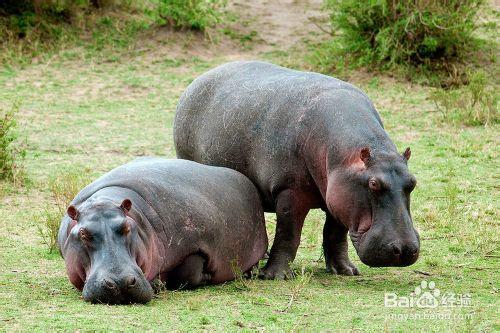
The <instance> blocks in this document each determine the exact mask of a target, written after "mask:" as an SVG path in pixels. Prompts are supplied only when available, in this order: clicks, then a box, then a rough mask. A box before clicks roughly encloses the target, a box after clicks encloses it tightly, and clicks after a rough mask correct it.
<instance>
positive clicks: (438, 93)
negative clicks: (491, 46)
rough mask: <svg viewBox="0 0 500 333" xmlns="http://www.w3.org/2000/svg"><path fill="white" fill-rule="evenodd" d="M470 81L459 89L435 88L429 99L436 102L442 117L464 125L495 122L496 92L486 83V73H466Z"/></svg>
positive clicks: (496, 117) (496, 118)
mask: <svg viewBox="0 0 500 333" xmlns="http://www.w3.org/2000/svg"><path fill="white" fill-rule="evenodd" d="M468 76H469V78H470V82H469V84H468V85H467V86H463V87H461V88H459V89H453V90H444V89H436V90H435V91H434V92H433V93H432V94H431V96H430V99H431V100H432V101H433V102H434V103H435V104H436V108H437V110H438V111H440V112H441V114H442V116H443V119H444V120H445V121H448V122H453V123H461V124H465V125H488V124H490V123H497V122H498V120H499V116H498V93H497V90H496V89H495V88H494V87H493V86H491V85H488V82H487V79H486V73H485V72H483V71H478V72H475V73H472V74H469V75H468Z"/></svg>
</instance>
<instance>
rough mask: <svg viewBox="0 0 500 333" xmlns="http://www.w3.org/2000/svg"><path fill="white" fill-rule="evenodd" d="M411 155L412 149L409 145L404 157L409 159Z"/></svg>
mask: <svg viewBox="0 0 500 333" xmlns="http://www.w3.org/2000/svg"><path fill="white" fill-rule="evenodd" d="M410 156H411V149H410V147H407V148H406V150H405V152H404V153H403V157H404V158H405V159H406V160H407V161H408V160H409V159H410Z"/></svg>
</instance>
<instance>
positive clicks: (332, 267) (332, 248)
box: [323, 212, 359, 275]
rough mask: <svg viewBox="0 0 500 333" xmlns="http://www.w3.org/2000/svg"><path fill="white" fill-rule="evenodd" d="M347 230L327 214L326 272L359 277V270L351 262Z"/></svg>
mask: <svg viewBox="0 0 500 333" xmlns="http://www.w3.org/2000/svg"><path fill="white" fill-rule="evenodd" d="M347 231H348V230H347V228H346V227H345V226H344V225H343V224H341V223H340V222H339V221H337V220H336V219H335V218H334V217H333V216H331V215H330V213H328V212H326V222H325V226H324V228H323V251H324V253H325V263H326V270H327V271H328V272H329V273H332V274H341V275H359V270H358V268H357V267H356V266H354V264H353V263H352V262H351V261H350V260H349V255H348V253H347V246H348V243H347Z"/></svg>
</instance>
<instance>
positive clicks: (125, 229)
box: [118, 221, 130, 236]
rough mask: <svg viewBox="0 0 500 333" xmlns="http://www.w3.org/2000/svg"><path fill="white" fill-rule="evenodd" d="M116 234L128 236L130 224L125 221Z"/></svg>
mask: <svg viewBox="0 0 500 333" xmlns="http://www.w3.org/2000/svg"><path fill="white" fill-rule="evenodd" d="M118 232H119V233H120V234H121V235H124V236H125V235H128V234H129V233H130V223H128V222H127V221H125V222H124V223H123V224H122V226H121V228H120V229H119V230H118Z"/></svg>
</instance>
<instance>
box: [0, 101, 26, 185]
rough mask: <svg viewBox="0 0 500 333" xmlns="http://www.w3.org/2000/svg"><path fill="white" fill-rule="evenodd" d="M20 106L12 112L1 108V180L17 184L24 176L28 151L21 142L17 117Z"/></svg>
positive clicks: (13, 108)
mask: <svg viewBox="0 0 500 333" xmlns="http://www.w3.org/2000/svg"><path fill="white" fill-rule="evenodd" d="M18 112H19V106H18V105H17V104H15V105H14V106H12V108H11V109H10V110H4V109H2V108H0V179H1V180H5V179H6V180H11V181H14V182H17V181H18V180H19V179H20V178H21V177H20V176H21V175H22V170H23V168H22V162H23V160H24V158H25V156H26V149H25V148H24V145H23V144H22V143H20V141H19V132H18V131H17V121H16V115H17V113H18Z"/></svg>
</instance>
